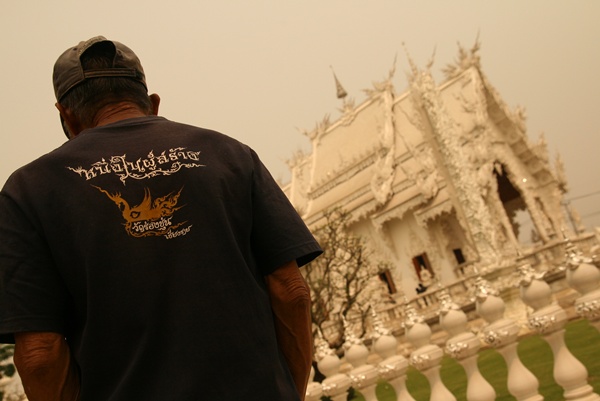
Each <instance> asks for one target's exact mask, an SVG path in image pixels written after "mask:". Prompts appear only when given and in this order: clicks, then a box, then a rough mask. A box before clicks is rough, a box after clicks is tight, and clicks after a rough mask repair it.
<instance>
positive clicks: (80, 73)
mask: <svg viewBox="0 0 600 401" xmlns="http://www.w3.org/2000/svg"><path fill="white" fill-rule="evenodd" d="M52 78H53V84H54V93H55V95H56V100H57V103H56V107H57V108H58V110H59V111H60V114H61V121H62V123H63V128H64V129H65V134H66V135H67V137H69V138H71V137H73V136H76V135H77V134H78V133H79V132H80V131H81V130H83V129H85V128H91V127H94V126H95V125H96V124H97V121H96V118H97V116H98V113H99V111H100V110H102V109H104V108H105V107H107V106H111V105H122V104H128V105H130V106H133V107H135V108H137V109H139V111H140V112H141V113H142V114H146V115H149V114H156V111H157V108H158V104H154V103H155V101H157V99H158V96H156V95H152V96H150V97H149V96H148V89H147V86H146V78H145V75H144V70H143V68H142V65H141V63H140V60H139V59H138V57H137V56H136V55H135V53H134V52H133V51H132V50H131V49H129V48H128V47H127V46H125V45H123V44H121V43H119V42H115V41H110V40H107V39H106V38H104V37H102V36H97V37H94V38H92V39H89V40H87V41H85V42H80V43H79V44H78V45H76V46H74V47H71V48H69V49H67V50H66V51H65V52H64V53H63V54H62V55H61V56H60V57H59V58H58V60H57V61H56V63H55V64H54V73H53V77H52ZM154 96H155V97H156V98H153V97H154Z"/></svg>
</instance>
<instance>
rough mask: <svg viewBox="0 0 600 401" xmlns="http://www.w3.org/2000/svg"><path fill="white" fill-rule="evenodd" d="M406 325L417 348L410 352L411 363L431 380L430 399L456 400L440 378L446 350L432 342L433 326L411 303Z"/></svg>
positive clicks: (407, 312) (406, 312) (407, 333)
mask: <svg viewBox="0 0 600 401" xmlns="http://www.w3.org/2000/svg"><path fill="white" fill-rule="evenodd" d="M404 326H405V327H406V339H407V340H408V341H409V342H410V343H411V344H412V345H413V346H414V347H415V348H416V349H415V350H414V351H413V352H412V353H411V354H410V364H411V365H412V366H414V367H415V368H416V369H417V370H419V371H420V372H421V373H423V374H424V375H425V377H427V380H429V384H430V385H431V398H430V401H456V398H455V397H454V395H453V394H452V393H451V392H450V390H448V389H447V388H446V386H444V383H443V382H442V380H441V378H440V363H441V361H442V357H443V356H444V351H442V349H441V348H440V347H438V346H437V345H435V344H430V340H431V328H430V327H429V326H428V325H427V324H426V323H425V319H423V316H420V315H418V314H417V312H416V311H415V309H414V308H413V307H411V306H410V305H407V306H406V311H405V321H404Z"/></svg>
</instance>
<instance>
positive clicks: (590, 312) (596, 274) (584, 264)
mask: <svg viewBox="0 0 600 401" xmlns="http://www.w3.org/2000/svg"><path fill="white" fill-rule="evenodd" d="M566 256H567V273H566V275H567V283H568V284H569V285H570V286H571V288H573V289H574V290H575V291H577V292H579V293H580V294H582V296H581V297H579V298H577V299H576V300H575V310H576V311H577V314H578V315H579V316H581V317H583V318H584V319H587V320H589V322H590V323H591V324H592V325H593V326H594V327H595V328H596V329H597V330H598V331H600V271H599V270H598V268H597V267H596V266H594V265H593V264H592V259H591V258H587V257H584V256H583V255H582V253H581V252H579V251H578V250H577V248H576V247H575V246H574V245H573V244H571V243H569V244H568V245H567V255H566Z"/></svg>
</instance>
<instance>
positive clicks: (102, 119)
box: [94, 102, 147, 127]
mask: <svg viewBox="0 0 600 401" xmlns="http://www.w3.org/2000/svg"><path fill="white" fill-rule="evenodd" d="M146 115H147V114H146V113H144V112H143V111H141V110H140V108H139V107H138V106H137V105H135V104H133V103H129V102H122V103H117V104H110V105H107V106H105V107H103V108H102V109H100V111H98V113H97V114H96V117H94V126H95V127H101V126H103V125H107V124H111V123H115V122H117V121H121V120H125V119H128V118H135V117H144V116H146Z"/></svg>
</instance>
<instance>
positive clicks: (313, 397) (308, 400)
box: [304, 367, 323, 401]
mask: <svg viewBox="0 0 600 401" xmlns="http://www.w3.org/2000/svg"><path fill="white" fill-rule="evenodd" d="M314 378H315V369H314V368H313V367H311V368H310V376H309V378H308V386H306V394H305V396H304V401H320V400H321V396H322V395H323V387H321V383H318V382H316V381H314Z"/></svg>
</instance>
